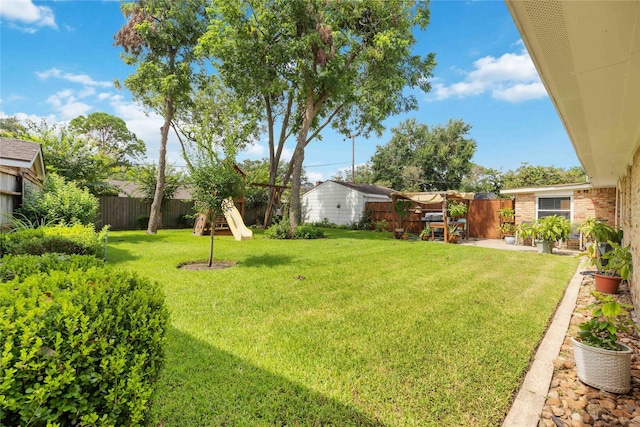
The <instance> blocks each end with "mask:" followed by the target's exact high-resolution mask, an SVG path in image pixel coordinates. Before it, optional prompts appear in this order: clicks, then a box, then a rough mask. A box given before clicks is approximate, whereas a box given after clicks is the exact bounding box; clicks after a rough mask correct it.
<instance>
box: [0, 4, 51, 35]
mask: <svg viewBox="0 0 640 427" xmlns="http://www.w3.org/2000/svg"><path fill="white" fill-rule="evenodd" d="M0 17H2V19H4V20H6V21H8V23H9V26H10V27H11V28H14V29H17V30H20V31H23V32H25V33H30V34H33V33H35V32H36V31H38V28H39V27H50V28H53V29H57V28H58V26H57V25H56V19H55V16H54V15H53V10H51V8H50V7H47V6H36V5H35V4H33V2H32V1H31V0H2V5H0Z"/></svg>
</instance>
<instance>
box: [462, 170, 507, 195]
mask: <svg viewBox="0 0 640 427" xmlns="http://www.w3.org/2000/svg"><path fill="white" fill-rule="evenodd" d="M503 187H504V179H503V177H502V173H501V172H500V171H499V170H497V169H493V168H485V167H484V166H480V165H476V164H473V165H471V169H470V170H469V173H468V174H467V175H466V176H465V177H464V178H463V179H462V183H461V184H460V190H462V191H465V192H471V193H494V194H499V193H500V190H502V188H503Z"/></svg>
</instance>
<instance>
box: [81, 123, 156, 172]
mask: <svg viewBox="0 0 640 427" xmlns="http://www.w3.org/2000/svg"><path fill="white" fill-rule="evenodd" d="M69 130H70V131H72V132H75V133H77V134H80V135H84V137H85V138H87V140H88V141H89V143H90V144H91V145H92V146H94V147H96V148H97V150H98V152H100V153H102V154H104V155H106V156H108V157H111V158H112V159H114V160H115V162H116V163H117V164H120V165H126V164H129V163H130V162H131V161H132V160H141V159H142V158H143V157H144V154H145V152H146V147H145V145H144V141H142V140H140V139H138V137H137V136H136V134H135V133H133V132H131V131H130V130H129V128H127V124H126V123H125V121H124V120H122V119H121V118H120V117H116V116H113V115H111V114H107V113H102V112H96V113H91V114H89V115H88V116H86V117H85V116H78V117H76V118H75V119H73V120H71V122H69Z"/></svg>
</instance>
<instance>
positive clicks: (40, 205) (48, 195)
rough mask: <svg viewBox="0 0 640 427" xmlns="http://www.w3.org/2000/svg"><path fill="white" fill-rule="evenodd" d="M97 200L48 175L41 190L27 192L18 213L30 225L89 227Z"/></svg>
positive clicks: (96, 210)
mask: <svg viewBox="0 0 640 427" xmlns="http://www.w3.org/2000/svg"><path fill="white" fill-rule="evenodd" d="M98 208H99V202H98V199H97V198H96V197H94V196H92V195H91V194H90V193H89V191H87V190H86V189H84V190H81V189H80V188H78V187H77V186H76V185H75V183H73V182H65V180H64V178H62V177H61V176H58V175H56V174H48V175H47V177H46V178H45V181H44V187H43V188H42V189H31V188H30V187H27V191H26V194H25V197H24V200H23V202H22V206H21V207H20V209H18V214H19V215H22V216H24V217H25V219H26V220H27V221H29V222H30V223H33V224H38V223H42V222H46V223H54V224H63V225H68V224H84V225H87V224H93V223H94V222H95V219H96V216H97V214H98Z"/></svg>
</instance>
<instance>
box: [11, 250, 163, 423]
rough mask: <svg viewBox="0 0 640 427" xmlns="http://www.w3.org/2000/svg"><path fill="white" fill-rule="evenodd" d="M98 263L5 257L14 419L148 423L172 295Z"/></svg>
mask: <svg viewBox="0 0 640 427" xmlns="http://www.w3.org/2000/svg"><path fill="white" fill-rule="evenodd" d="M96 263H101V261H100V260H97V259H95V258H93V257H86V256H84V257H83V256H69V257H67V256H60V255H53V254H50V255H47V256H45V257H36V256H8V257H4V258H2V259H1V260H0V277H1V278H4V280H5V281H4V283H0V343H1V348H0V351H1V353H0V377H2V380H1V381H0V420H2V423H4V424H5V425H29V426H48V425H60V426H67V425H100V426H125V425H126V426H138V425H143V424H144V422H145V416H146V414H147V411H148V408H149V400H150V396H151V394H152V392H153V389H154V386H155V382H156V380H157V378H158V374H159V372H160V369H161V367H162V364H163V361H164V352H163V345H164V334H165V330H166V328H167V325H168V311H167V309H166V308H165V306H164V297H163V295H162V293H161V291H160V288H159V286H158V285H157V284H155V283H151V282H149V281H148V280H146V279H143V278H141V277H139V276H137V275H135V274H134V273H131V272H126V271H118V270H115V269H112V268H109V267H104V266H99V265H96ZM10 277H13V278H12V279H9V278H10Z"/></svg>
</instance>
